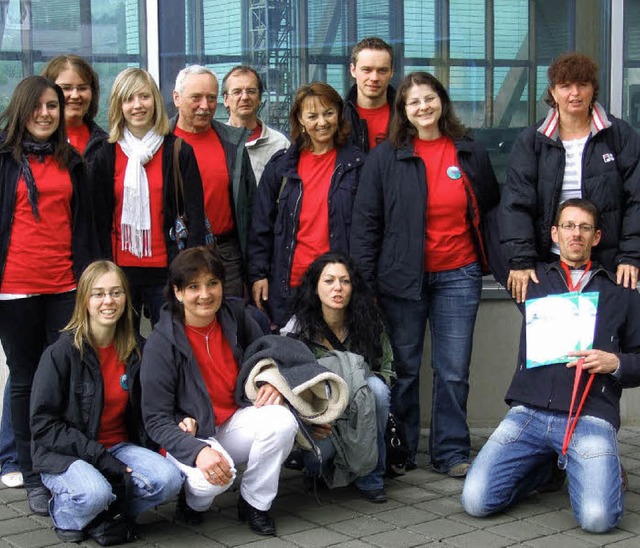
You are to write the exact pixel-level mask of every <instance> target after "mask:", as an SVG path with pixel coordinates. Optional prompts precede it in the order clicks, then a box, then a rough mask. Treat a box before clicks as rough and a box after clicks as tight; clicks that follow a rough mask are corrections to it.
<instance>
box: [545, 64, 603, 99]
mask: <svg viewBox="0 0 640 548" xmlns="http://www.w3.org/2000/svg"><path fill="white" fill-rule="evenodd" d="M547 76H548V77H549V87H548V88H547V94H546V96H545V98H544V100H545V102H546V103H547V104H548V105H549V106H550V107H552V108H555V106H556V102H555V100H554V99H553V96H552V95H551V88H554V87H555V86H556V85H558V84H571V83H575V82H587V83H589V84H591V85H592V86H593V97H592V98H591V102H592V103H594V102H595V101H597V100H598V91H599V90H600V82H599V81H598V64H597V63H596V62H595V61H594V60H593V59H591V57H589V56H587V55H584V54H583V53H578V52H568V53H563V54H562V55H559V56H558V57H556V58H555V59H554V60H553V63H551V65H550V66H549V69H548V70H547Z"/></svg>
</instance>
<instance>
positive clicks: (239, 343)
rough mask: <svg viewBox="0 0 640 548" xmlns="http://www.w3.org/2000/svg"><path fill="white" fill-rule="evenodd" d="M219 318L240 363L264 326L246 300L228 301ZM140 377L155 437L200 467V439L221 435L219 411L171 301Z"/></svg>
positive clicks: (151, 433) (145, 409)
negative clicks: (186, 425) (189, 425)
mask: <svg viewBox="0 0 640 548" xmlns="http://www.w3.org/2000/svg"><path fill="white" fill-rule="evenodd" d="M216 318H217V321H219V322H220V326H221V327H222V332H223V333H224V336H225V338H226V339H227V341H228V342H229V345H230V346H231V350H232V351H233V356H234V358H235V361H236V365H238V367H239V364H241V363H242V358H243V354H244V349H245V348H246V347H247V346H249V344H251V343H252V342H253V341H254V340H255V339H257V338H259V337H260V336H262V334H263V333H262V330H261V329H260V327H259V326H258V324H257V323H256V322H255V321H254V320H253V319H252V318H251V315H250V314H249V311H248V310H247V309H246V307H245V306H244V303H237V302H224V303H223V304H222V306H221V307H220V310H219V311H218V313H217V314H216ZM140 380H141V384H142V415H143V418H144V424H145V428H146V430H147V432H148V433H149V436H150V437H151V439H152V440H153V441H155V442H156V443H158V444H159V445H161V446H162V447H164V448H165V449H166V450H167V451H168V452H169V453H171V455H172V456H173V457H175V458H176V459H178V460H179V461H180V462H182V463H184V464H186V465H187V466H194V463H195V460H196V457H197V456H198V453H199V452H200V451H201V450H202V449H203V448H204V447H206V446H207V444H206V443H205V442H204V441H202V439H199V438H205V439H206V438H210V437H213V436H214V435H215V426H214V425H215V410H214V409H213V405H212V404H211V399H210V397H209V392H208V391H207V386H206V384H205V382H204V379H203V377H202V374H201V372H200V366H199V365H198V362H197V361H196V359H195V356H194V355H193V351H192V350H191V346H190V345H189V341H188V339H187V336H186V334H185V331H184V324H183V323H182V321H180V320H176V319H175V318H173V316H172V315H171V313H170V312H169V310H168V308H167V307H166V306H165V307H164V308H163V309H162V311H161V313H160V320H159V321H158V323H157V324H156V326H155V327H154V329H153V332H152V333H151V335H150V336H149V339H148V340H147V344H146V345H145V350H144V355H143V357H142V368H141V373H140ZM185 417H192V418H194V419H196V421H197V422H198V431H197V432H196V436H197V437H194V436H192V435H190V434H187V433H185V432H183V431H182V430H181V429H180V427H179V426H178V423H179V422H180V421H181V420H182V419H184V418H185Z"/></svg>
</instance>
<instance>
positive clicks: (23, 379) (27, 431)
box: [0, 291, 76, 487]
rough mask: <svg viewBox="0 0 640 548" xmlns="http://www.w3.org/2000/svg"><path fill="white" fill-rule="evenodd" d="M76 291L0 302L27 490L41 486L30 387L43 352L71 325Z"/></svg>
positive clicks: (14, 422)
mask: <svg viewBox="0 0 640 548" xmlns="http://www.w3.org/2000/svg"><path fill="white" fill-rule="evenodd" d="M75 296H76V292H75V291H69V292H66V293H56V294H54V295H36V296H34V297H27V298H22V299H15V300H10V301H0V341H1V342H2V348H3V349H4V352H5V355H6V356H7V366H8V367H9V372H10V374H11V425H12V427H13V432H14V435H15V438H16V449H17V451H18V464H19V466H20V471H21V472H22V474H23V476H24V482H25V486H26V487H35V486H37V485H40V476H39V474H36V473H34V472H33V471H32V469H31V468H32V466H31V428H30V423H29V406H30V401H31V385H32V384H33V377H34V375H35V373H36V369H37V368H38V364H39V363H40V357H41V356H42V352H43V351H44V349H45V348H46V347H47V346H49V345H50V344H52V343H53V342H55V341H56V340H57V339H58V336H59V334H60V330H61V329H62V328H63V327H64V326H65V325H66V324H67V323H68V322H69V320H70V319H71V314H72V312H73V307H74V304H75Z"/></svg>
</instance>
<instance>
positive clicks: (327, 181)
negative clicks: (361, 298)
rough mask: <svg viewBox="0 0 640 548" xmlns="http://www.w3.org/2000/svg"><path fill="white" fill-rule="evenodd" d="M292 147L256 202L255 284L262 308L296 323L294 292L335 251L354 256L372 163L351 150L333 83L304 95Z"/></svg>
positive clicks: (276, 161) (294, 119) (292, 116)
mask: <svg viewBox="0 0 640 548" xmlns="http://www.w3.org/2000/svg"><path fill="white" fill-rule="evenodd" d="M289 122H290V124H291V141H292V143H293V144H292V145H291V146H290V147H289V148H288V149H287V150H286V151H282V152H279V153H276V154H275V155H274V156H273V158H271V160H270V161H269V162H268V163H267V165H266V166H265V170H264V173H263V175H262V179H261V180H260V186H259V187H258V193H257V195H256V199H255V200H254V204H253V214H252V218H251V232H250V236H249V281H250V282H251V284H252V294H253V300H254V301H255V304H256V306H257V307H258V308H260V309H262V308H263V306H265V305H267V308H268V311H269V314H270V315H271V319H272V320H273V322H274V323H276V324H277V325H283V324H284V322H286V321H287V319H288V317H289V316H288V305H289V301H290V299H291V294H292V289H293V288H296V287H298V286H299V285H300V282H301V280H302V276H303V274H304V273H305V272H306V270H307V268H308V267H309V265H310V264H311V262H312V261H313V260H314V259H315V258H316V257H318V255H321V254H322V253H325V252H327V251H341V252H344V253H346V252H348V250H349V228H350V226H351V210H352V207H353V199H354V197H355V192H356V189H357V188H358V181H359V177H360V168H361V167H362V163H363V160H364V157H363V154H362V152H361V151H360V150H359V149H357V148H355V147H352V146H350V145H347V144H346V141H347V136H348V133H349V125H348V123H347V122H346V120H345V117H344V102H343V101H342V98H341V97H340V95H339V94H338V92H337V91H336V90H335V89H333V88H332V87H331V86H329V85H328V84H324V83H322V82H313V83H311V84H308V85H306V86H302V87H301V88H300V89H299V90H298V91H297V93H296V97H295V100H294V102H293V106H292V107H291V112H290V113H289Z"/></svg>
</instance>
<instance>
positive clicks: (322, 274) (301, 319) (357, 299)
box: [281, 253, 395, 502]
mask: <svg viewBox="0 0 640 548" xmlns="http://www.w3.org/2000/svg"><path fill="white" fill-rule="evenodd" d="M293 314H294V316H293V317H292V318H291V320H290V321H289V323H288V324H287V325H286V326H285V328H284V329H283V330H282V331H281V333H282V334H287V335H291V336H295V337H297V338H299V339H300V340H302V341H303V342H305V343H306V344H307V346H309V348H310V349H311V351H312V352H313V353H314V354H315V356H316V358H320V357H322V356H323V355H324V354H326V353H327V352H329V351H330V350H341V351H349V352H353V353H355V354H360V355H361V356H363V357H364V359H365V361H366V363H367V364H369V367H370V369H371V371H370V373H371V374H370V375H369V376H368V377H367V384H368V385H369V388H370V389H371V391H372V392H373V395H374V398H375V404H376V421H377V432H376V439H377V447H378V461H377V464H376V467H375V469H374V470H373V471H372V472H371V473H369V474H367V475H366V476H362V477H359V478H358V479H356V482H355V483H356V487H357V488H358V489H359V490H360V492H361V493H362V495H363V496H364V497H365V498H366V499H367V500H370V501H371V502H385V501H386V500H387V498H386V494H385V492H384V479H383V478H384V473H385V464H386V463H385V461H386V447H385V444H384V432H385V428H386V426H387V420H388V419H389V401H390V390H389V386H390V385H391V383H392V380H394V379H395V373H394V372H393V353H392V351H391V344H390V342H389V339H388V337H387V335H386V333H385V330H384V326H383V324H382V320H381V319H380V315H379V313H378V310H377V307H376V305H375V302H374V300H373V296H372V295H371V292H370V291H369V289H368V287H367V285H366V284H365V282H364V279H363V278H362V276H360V274H359V273H358V272H357V271H356V270H355V268H354V266H353V263H352V261H351V259H349V258H348V257H346V256H345V255H342V254H341V253H325V254H324V255H321V256H320V257H318V258H317V259H316V260H315V261H313V263H311V266H310V267H309V270H307V272H306V274H305V275H304V277H303V279H302V285H301V286H300V287H299V288H298V292H297V293H296V297H295V301H294V304H293ZM316 434H317V436H318V437H320V438H325V437H326V439H323V440H320V441H319V443H318V446H319V448H320V450H321V452H322V454H323V455H322V456H323V462H325V463H326V462H327V461H330V460H331V458H332V457H333V455H334V454H335V449H334V446H333V444H332V443H330V441H331V434H330V429H329V425H327V426H326V427H325V428H324V429H323V428H321V429H318V430H317V432H316Z"/></svg>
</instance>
